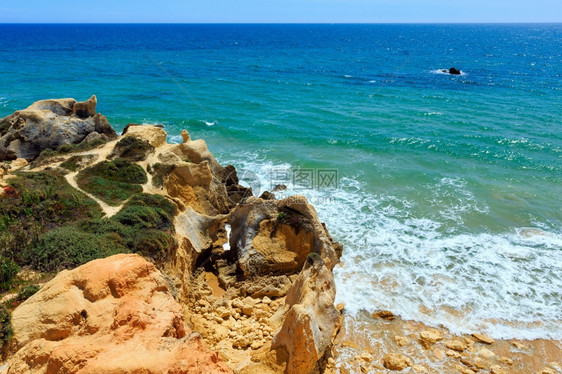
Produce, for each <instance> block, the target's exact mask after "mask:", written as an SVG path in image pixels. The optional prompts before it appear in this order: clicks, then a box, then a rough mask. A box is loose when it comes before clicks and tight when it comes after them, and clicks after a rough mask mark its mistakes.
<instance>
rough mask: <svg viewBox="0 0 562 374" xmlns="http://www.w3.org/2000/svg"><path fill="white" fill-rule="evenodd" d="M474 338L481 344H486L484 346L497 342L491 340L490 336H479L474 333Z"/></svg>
mask: <svg viewBox="0 0 562 374" xmlns="http://www.w3.org/2000/svg"><path fill="white" fill-rule="evenodd" d="M472 336H473V337H474V338H475V339H476V340H477V341H479V342H481V343H484V344H494V342H495V340H494V339H492V338H490V337H489V336H486V335H483V334H478V333H474V334H472Z"/></svg>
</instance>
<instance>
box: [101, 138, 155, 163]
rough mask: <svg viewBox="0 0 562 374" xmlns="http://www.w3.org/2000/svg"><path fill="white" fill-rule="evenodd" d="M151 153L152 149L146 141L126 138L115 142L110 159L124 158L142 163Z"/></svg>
mask: <svg viewBox="0 0 562 374" xmlns="http://www.w3.org/2000/svg"><path fill="white" fill-rule="evenodd" d="M152 152H154V147H153V146H152V145H150V143H149V142H147V141H146V140H141V139H139V138H136V137H134V136H126V137H124V138H123V139H121V140H119V141H118V142H117V144H116V145H115V148H113V151H112V154H111V157H119V158H124V159H127V160H130V161H144V160H146V158H147V157H148V154H149V153H152Z"/></svg>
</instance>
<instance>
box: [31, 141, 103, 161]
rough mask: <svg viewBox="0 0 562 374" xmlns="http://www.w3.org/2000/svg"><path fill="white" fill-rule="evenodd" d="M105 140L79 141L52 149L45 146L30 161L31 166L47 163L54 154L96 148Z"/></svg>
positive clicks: (58, 154)
mask: <svg viewBox="0 0 562 374" xmlns="http://www.w3.org/2000/svg"><path fill="white" fill-rule="evenodd" d="M105 143H106V141H105V140H103V139H96V140H93V141H91V142H87V143H86V142H81V143H78V144H63V145H61V146H59V147H58V148H57V149H55V150H53V149H51V148H46V149H44V150H43V151H41V153H40V154H39V156H37V158H36V159H35V160H33V161H32V162H31V167H32V168H36V167H39V166H41V165H45V164H47V163H49V162H50V161H49V159H50V158H52V157H55V156H60V155H66V154H69V153H75V152H85V151H89V150H91V149H94V148H97V147H99V146H100V145H102V144H105Z"/></svg>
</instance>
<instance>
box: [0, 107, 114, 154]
mask: <svg viewBox="0 0 562 374" xmlns="http://www.w3.org/2000/svg"><path fill="white" fill-rule="evenodd" d="M95 107H96V97H95V96H92V97H91V98H90V99H89V100H88V101H85V102H81V103H78V102H76V100H74V99H56V100H41V101H37V102H35V103H33V104H32V105H31V106H29V107H28V108H26V109H23V110H18V111H16V112H14V113H13V114H12V115H10V116H7V117H5V118H3V119H0V161H3V160H10V159H14V156H16V158H25V159H26V160H28V161H30V160H33V159H35V158H36V157H37V156H39V154H40V153H41V152H42V151H43V150H45V149H47V148H50V149H57V148H58V147H60V146H61V145H66V144H78V143H80V142H82V141H83V140H84V139H85V138H86V137H87V136H88V135H89V134H91V133H93V132H97V133H99V134H100V135H101V137H102V138H103V139H104V140H111V139H115V138H116V137H117V134H116V133H115V131H114V130H113V129H112V128H111V125H110V124H109V122H108V121H107V118H105V117H104V116H102V115H101V114H99V113H98V114H95ZM94 136H95V135H94Z"/></svg>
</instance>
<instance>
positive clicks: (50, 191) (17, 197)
mask: <svg viewBox="0 0 562 374" xmlns="http://www.w3.org/2000/svg"><path fill="white" fill-rule="evenodd" d="M16 175H17V176H16V177H15V178H12V179H9V183H10V186H8V187H7V188H5V191H6V193H5V194H4V195H2V196H0V255H2V256H4V257H7V258H10V259H12V260H14V261H16V263H18V264H20V265H24V264H25V260H24V259H23V255H24V254H25V253H27V252H28V251H29V250H30V249H31V248H32V247H33V246H34V245H35V242H36V241H37V240H38V238H39V237H40V236H41V235H42V234H44V233H45V232H47V231H48V230H51V229H53V228H55V227H60V226H63V225H66V224H68V223H72V222H78V221H81V220H84V219H92V218H100V217H101V216H102V210H101V208H100V207H99V206H98V204H97V203H96V202H95V201H93V200H92V199H90V198H88V197H87V196H85V195H84V194H82V193H81V192H79V191H77V190H75V189H74V188H72V187H71V186H70V185H69V184H68V183H67V182H66V180H65V179H64V177H63V176H62V175H59V174H55V173H54V172H51V173H47V172H37V173H18V174H16Z"/></svg>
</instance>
